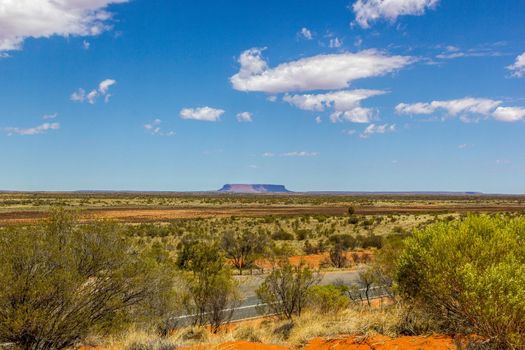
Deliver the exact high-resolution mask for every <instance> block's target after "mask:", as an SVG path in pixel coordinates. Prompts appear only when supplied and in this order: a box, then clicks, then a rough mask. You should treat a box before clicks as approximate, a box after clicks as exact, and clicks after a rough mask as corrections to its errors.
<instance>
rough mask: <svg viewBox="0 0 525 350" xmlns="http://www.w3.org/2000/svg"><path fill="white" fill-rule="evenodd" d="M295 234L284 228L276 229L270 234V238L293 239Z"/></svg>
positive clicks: (279, 239) (276, 239)
mask: <svg viewBox="0 0 525 350" xmlns="http://www.w3.org/2000/svg"><path fill="white" fill-rule="evenodd" d="M294 238H295V236H294V235H293V234H291V233H290V232H286V231H284V230H280V231H277V232H275V233H273V234H272V239H273V240H275V241H293V240H294Z"/></svg>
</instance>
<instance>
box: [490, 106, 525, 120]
mask: <svg viewBox="0 0 525 350" xmlns="http://www.w3.org/2000/svg"><path fill="white" fill-rule="evenodd" d="M492 116H493V117H494V119H496V120H499V121H502V122H517V121H520V120H522V119H523V118H525V108H521V107H498V108H496V110H495V111H494V112H493V113H492Z"/></svg>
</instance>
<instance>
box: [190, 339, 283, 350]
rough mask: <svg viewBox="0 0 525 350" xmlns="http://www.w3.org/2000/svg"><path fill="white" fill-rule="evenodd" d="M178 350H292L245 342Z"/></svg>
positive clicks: (278, 346)
mask: <svg viewBox="0 0 525 350" xmlns="http://www.w3.org/2000/svg"><path fill="white" fill-rule="evenodd" d="M180 350H292V349H291V348H289V347H287V346H280V345H268V344H261V343H251V342H247V341H234V342H228V343H224V344H220V345H198V346H194V347H191V348H181V349H180Z"/></svg>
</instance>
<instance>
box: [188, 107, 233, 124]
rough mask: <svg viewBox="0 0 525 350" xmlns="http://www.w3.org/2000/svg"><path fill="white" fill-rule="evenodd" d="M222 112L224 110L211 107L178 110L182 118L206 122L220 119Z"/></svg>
mask: <svg viewBox="0 0 525 350" xmlns="http://www.w3.org/2000/svg"><path fill="white" fill-rule="evenodd" d="M223 114H224V110H222V109H216V108H211V107H200V108H184V109H182V110H181V111H180V117H181V118H182V119H191V120H201V121H208V122H216V121H218V120H220V117H221V115H223Z"/></svg>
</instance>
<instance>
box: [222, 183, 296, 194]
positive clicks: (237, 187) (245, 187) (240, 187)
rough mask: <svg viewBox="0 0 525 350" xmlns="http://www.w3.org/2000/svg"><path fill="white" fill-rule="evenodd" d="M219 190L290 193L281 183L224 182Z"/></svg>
mask: <svg viewBox="0 0 525 350" xmlns="http://www.w3.org/2000/svg"><path fill="white" fill-rule="evenodd" d="M219 192H230V193H290V192H291V191H288V190H287V189H286V187H284V186H283V185H267V184H226V185H224V186H222V188H221V189H220V190H219Z"/></svg>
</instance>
